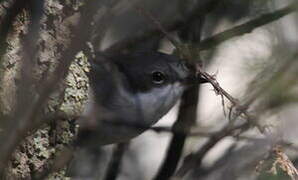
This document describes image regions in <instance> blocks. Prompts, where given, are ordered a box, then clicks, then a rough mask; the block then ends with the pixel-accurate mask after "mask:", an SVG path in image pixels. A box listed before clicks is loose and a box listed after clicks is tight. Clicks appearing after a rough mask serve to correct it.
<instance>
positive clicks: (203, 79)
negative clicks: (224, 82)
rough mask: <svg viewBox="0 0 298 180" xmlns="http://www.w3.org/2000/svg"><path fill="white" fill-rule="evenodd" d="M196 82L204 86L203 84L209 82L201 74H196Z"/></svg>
mask: <svg viewBox="0 0 298 180" xmlns="http://www.w3.org/2000/svg"><path fill="white" fill-rule="evenodd" d="M196 79H197V80H196V81H197V82H198V83H199V84H203V83H207V82H208V80H207V79H205V78H204V77H202V76H201V75H200V74H196Z"/></svg>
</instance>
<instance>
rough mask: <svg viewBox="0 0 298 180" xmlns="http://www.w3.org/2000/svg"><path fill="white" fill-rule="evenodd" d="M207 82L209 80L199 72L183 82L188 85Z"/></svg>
mask: <svg viewBox="0 0 298 180" xmlns="http://www.w3.org/2000/svg"><path fill="white" fill-rule="evenodd" d="M207 82H208V81H207V80H206V79H205V78H203V77H202V76H201V75H200V74H197V73H196V74H192V75H189V76H188V77H186V78H185V79H184V80H183V83H184V84H186V85H195V84H203V83H207Z"/></svg>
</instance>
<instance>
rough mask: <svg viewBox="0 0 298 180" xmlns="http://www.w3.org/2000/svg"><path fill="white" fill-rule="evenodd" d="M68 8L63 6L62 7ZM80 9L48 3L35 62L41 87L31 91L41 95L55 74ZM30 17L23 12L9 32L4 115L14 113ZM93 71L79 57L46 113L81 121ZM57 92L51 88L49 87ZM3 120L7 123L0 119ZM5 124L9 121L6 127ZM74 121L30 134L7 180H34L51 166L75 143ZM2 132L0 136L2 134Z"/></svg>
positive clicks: (51, 124) (1, 98)
mask: <svg viewBox="0 0 298 180" xmlns="http://www.w3.org/2000/svg"><path fill="white" fill-rule="evenodd" d="M62 3H63V4H62ZM77 8H78V4H76V3H74V2H72V1H63V2H60V1H46V5H45V16H44V17H43V18H42V24H41V35H40V39H39V40H38V53H39V54H38V57H39V58H38V59H37V60H36V61H34V80H36V81H37V82H40V83H36V84H37V85H36V86H34V87H31V89H30V91H31V92H32V93H33V94H34V95H36V96H38V95H39V90H40V87H38V85H39V84H41V83H42V82H43V81H45V80H47V79H48V78H49V77H50V76H52V75H53V74H52V73H51V72H52V71H53V69H54V68H55V66H56V65H57V59H58V57H59V56H60V54H61V51H62V50H64V48H65V47H67V45H68V44H69V40H70V39H71V33H70V27H71V25H72V24H73V23H75V22H76V19H77V15H76V14H75V10H76V9H77ZM5 11H6V10H5V4H4V3H3V4H1V7H0V13H1V14H2V13H6V12H5ZM28 17H29V16H28V12H27V11H26V10H23V11H22V13H21V14H19V15H18V17H17V19H16V21H15V22H14V25H13V31H12V32H10V33H9V36H8V39H7V43H8V48H7V52H6V54H5V55H4V56H3V62H2V66H1V72H2V74H1V86H0V87H1V89H0V90H1V92H0V104H1V106H0V107H1V109H0V110H1V115H2V116H6V115H8V114H9V113H10V112H12V110H13V108H14V105H15V103H16V102H15V98H16V95H17V91H16V87H17V85H18V83H19V80H20V62H21V58H20V55H21V54H22V48H21V43H22V40H23V37H24V36H25V35H26V33H27V29H28ZM88 71H89V67H88V63H87V59H86V57H85V56H84V55H83V54H82V53H79V54H78V55H77V58H76V60H75V61H74V62H73V64H72V65H71V67H70V71H69V74H68V76H67V79H66V81H64V82H63V83H62V84H60V85H59V90H58V91H56V93H55V94H54V95H52V96H51V97H50V101H49V102H48V103H47V105H46V108H45V109H44V110H43V111H44V112H45V114H50V113H51V114H53V113H57V112H59V113H62V114H67V115H68V116H67V117H76V116H78V115H79V114H80V113H81V112H82V109H83V105H84V104H85V103H86V100H87V92H88V79H87V76H86V73H87V72H88ZM49 88H52V87H49ZM1 120H2V119H1ZM1 123H5V122H1ZM75 129H76V127H75V124H74V119H72V118H64V119H55V121H53V122H49V123H46V124H45V125H44V126H43V128H42V129H38V130H37V131H36V132H31V134H29V136H28V137H27V138H26V139H25V140H24V141H23V142H22V144H21V145H20V146H19V148H18V149H17V150H16V151H15V152H14V153H13V157H12V159H11V160H10V163H9V166H8V167H7V169H6V177H4V178H5V179H23V178H26V179H31V176H32V175H33V174H34V173H36V172H38V171H42V170H43V169H44V168H46V167H47V163H49V162H50V161H51V159H52V158H53V155H54V154H55V153H56V152H57V151H59V150H60V149H61V148H62V147H63V146H65V145H68V144H69V143H70V142H71V141H72V137H73V135H74V134H75ZM0 133H1V132H0ZM53 176H55V177H58V176H59V177H60V178H61V177H63V172H59V173H56V174H55V175H53Z"/></svg>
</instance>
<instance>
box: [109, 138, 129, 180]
mask: <svg viewBox="0 0 298 180" xmlns="http://www.w3.org/2000/svg"><path fill="white" fill-rule="evenodd" d="M128 145H129V143H120V144H118V145H117V146H116V147H115V149H114V151H113V154H112V159H111V161H110V163H109V165H108V169H107V171H106V174H105V178H104V179H105V180H115V179H116V178H117V176H118V174H119V172H120V165H121V162H122V159H123V155H124V153H125V150H126V149H127V147H128Z"/></svg>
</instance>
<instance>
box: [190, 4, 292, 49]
mask: <svg viewBox="0 0 298 180" xmlns="http://www.w3.org/2000/svg"><path fill="white" fill-rule="evenodd" d="M297 9H298V3H297V2H296V1H295V2H294V3H292V4H290V5H288V6H287V7H285V8H282V9H280V10H277V11H274V12H272V13H268V14H264V15H262V16H260V17H259V18H256V19H253V20H251V21H248V22H247V23H244V24H242V25H239V26H236V27H234V28H232V29H229V30H226V31H224V32H221V33H219V34H216V35H214V36H212V37H210V38H207V39H204V40H203V41H202V42H200V43H198V44H197V45H195V46H196V47H197V50H198V51H202V50H207V49H210V48H214V47H215V46H217V45H219V44H220V43H222V42H224V41H226V40H229V39H231V38H234V37H236V36H241V35H244V34H246V33H250V32H252V31H253V30H254V29H256V28H258V27H261V26H263V25H266V24H269V23H271V22H273V21H276V20H278V19H280V18H282V17H284V16H286V15H288V14H290V13H292V12H294V11H297Z"/></svg>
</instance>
